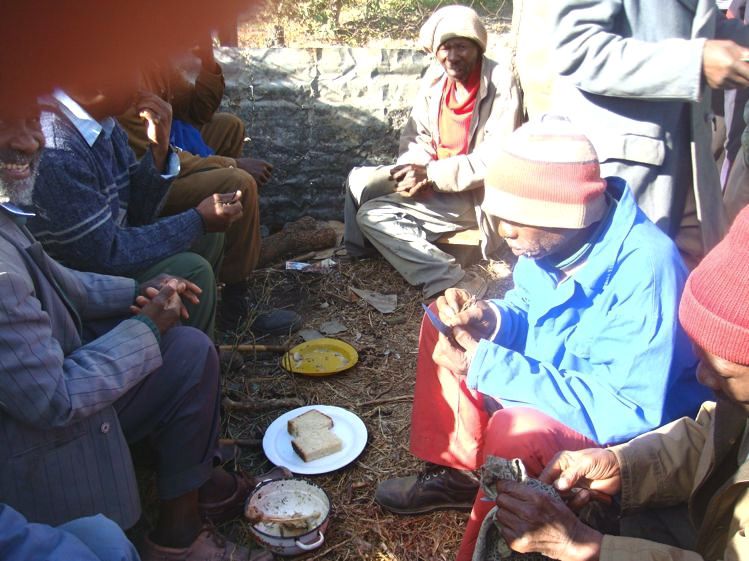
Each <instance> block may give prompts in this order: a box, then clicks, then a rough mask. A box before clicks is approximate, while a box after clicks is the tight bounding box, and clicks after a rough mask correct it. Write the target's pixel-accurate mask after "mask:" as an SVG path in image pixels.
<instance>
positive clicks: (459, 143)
mask: <svg viewBox="0 0 749 561" xmlns="http://www.w3.org/2000/svg"><path fill="white" fill-rule="evenodd" d="M480 84H481V64H476V67H475V68H474V69H473V72H471V75H470V76H469V77H468V81H467V82H466V84H465V87H466V90H467V91H468V97H466V99H465V100H464V101H463V102H462V103H458V102H457V101H456V99H455V88H456V85H455V81H454V80H450V79H447V80H445V86H444V88H443V90H442V101H441V102H440V113H439V121H438V127H439V133H440V142H439V144H438V145H437V159H438V160H443V159H445V158H450V157H452V156H459V155H461V154H467V153H468V143H469V141H470V128H471V117H472V116H473V110H474V108H475V107H476V99H478V93H479V85H480Z"/></svg>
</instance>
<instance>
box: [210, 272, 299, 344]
mask: <svg viewBox="0 0 749 561" xmlns="http://www.w3.org/2000/svg"><path fill="white" fill-rule="evenodd" d="M253 316H254V319H253V321H252V324H251V325H250V326H249V329H250V331H251V332H252V333H253V334H254V335H255V336H261V335H290V334H291V333H295V332H296V331H299V329H300V328H301V327H302V323H303V321H302V317H301V316H300V315H299V314H297V313H296V312H293V311H291V310H279V309H275V308H270V309H269V308H265V309H263V307H261V306H259V305H258V303H257V301H256V300H255V298H254V297H253V296H252V294H251V293H250V292H249V291H248V290H247V288H246V286H245V285H244V284H242V283H235V284H227V285H226V286H225V287H224V289H223V291H222V294H221V302H220V303H219V307H218V313H217V317H216V323H217V325H218V327H219V329H221V330H222V331H230V330H235V329H237V328H240V327H241V328H244V326H243V325H242V324H243V323H245V322H246V321H247V320H248V319H249V318H253Z"/></svg>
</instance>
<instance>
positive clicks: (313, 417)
mask: <svg viewBox="0 0 749 561" xmlns="http://www.w3.org/2000/svg"><path fill="white" fill-rule="evenodd" d="M332 428H333V419H331V418H330V417H328V416H327V415H326V414H325V413H321V412H320V411H318V410H317V409H310V410H309V411H307V412H305V413H302V414H301V415H299V416H297V417H294V418H293V419H291V420H289V421H288V422H287V424H286V430H288V431H289V434H290V435H291V436H299V435H301V434H302V433H304V432H307V431H313V430H320V429H332Z"/></svg>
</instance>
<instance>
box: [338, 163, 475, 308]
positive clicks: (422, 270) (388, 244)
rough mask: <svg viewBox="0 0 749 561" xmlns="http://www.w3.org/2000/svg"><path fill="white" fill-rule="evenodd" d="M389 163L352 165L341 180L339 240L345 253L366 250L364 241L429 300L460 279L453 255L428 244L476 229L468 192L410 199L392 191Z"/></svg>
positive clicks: (460, 275)
mask: <svg viewBox="0 0 749 561" xmlns="http://www.w3.org/2000/svg"><path fill="white" fill-rule="evenodd" d="M391 167H392V166H377V167H358V168H354V169H353V170H351V173H349V176H348V179H347V181H346V201H345V210H344V222H345V230H344V239H345V242H346V250H347V251H348V252H349V254H350V255H353V256H355V257H356V256H358V257H360V256H363V255H366V254H367V253H368V252H371V247H369V245H368V244H369V243H371V245H372V246H374V248H375V249H377V251H379V252H380V253H381V254H382V256H383V257H384V258H385V259H386V260H387V261H388V262H389V263H390V264H391V265H392V266H393V267H394V268H395V269H396V270H397V271H398V272H399V273H400V274H401V275H402V276H403V278H404V279H406V281H408V283H409V284H411V285H413V286H421V285H423V291H424V296H425V297H426V298H429V297H430V296H433V295H435V294H437V293H438V292H440V291H442V290H444V289H446V288H449V287H451V286H453V285H454V284H455V283H457V282H458V281H460V280H461V279H462V278H463V276H464V275H465V272H464V271H463V269H462V268H461V266H460V265H459V264H458V263H457V262H456V260H455V257H453V256H452V255H450V254H449V253H446V252H444V251H442V250H441V249H440V248H438V247H437V246H436V245H435V243H434V242H436V241H437V240H438V239H439V238H440V237H442V236H443V235H444V234H446V233H448V232H456V231H459V230H467V229H469V228H476V227H477V223H476V210H475V208H474V204H473V195H472V193H470V192H464V193H439V192H436V191H432V190H430V191H428V192H424V193H423V194H421V193H420V194H419V195H417V196H416V197H403V196H401V195H399V194H397V193H393V188H394V185H395V184H394V182H393V181H392V180H390V168H391Z"/></svg>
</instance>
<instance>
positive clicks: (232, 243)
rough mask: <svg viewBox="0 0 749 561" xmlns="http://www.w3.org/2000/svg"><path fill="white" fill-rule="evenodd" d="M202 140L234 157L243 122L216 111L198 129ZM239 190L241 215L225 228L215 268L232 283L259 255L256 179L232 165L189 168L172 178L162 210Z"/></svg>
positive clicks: (239, 148)
mask: <svg viewBox="0 0 749 561" xmlns="http://www.w3.org/2000/svg"><path fill="white" fill-rule="evenodd" d="M200 132H201V135H203V140H205V141H206V144H208V145H209V146H210V147H211V148H213V149H214V150H215V151H216V153H217V154H219V155H224V156H229V157H233V158H236V157H238V156H240V155H241V152H242V142H243V139H244V125H242V122H241V121H240V120H239V119H238V118H237V117H235V116H233V115H228V114H226V113H217V114H216V115H214V117H213V120H212V121H211V122H210V123H207V124H205V125H203V127H201V129H200ZM236 190H239V191H241V192H242V207H243V209H244V211H243V214H242V218H240V219H239V220H237V221H236V222H234V223H233V224H232V225H231V226H229V229H228V230H226V247H225V252H224V261H223V264H222V266H221V269H220V271H219V272H218V278H219V280H221V281H223V282H225V283H227V284H231V283H236V282H241V281H244V280H245V279H247V277H248V276H249V275H250V273H251V272H252V271H253V269H254V268H255V265H256V264H257V260H258V256H259V255H260V209H259V206H258V192H257V185H256V184H255V180H254V179H253V178H252V176H250V174H248V173H247V172H245V171H243V170H241V169H238V168H235V167H227V168H216V167H215V164H213V165H210V166H206V168H205V169H200V168H198V169H195V170H191V172H190V173H189V174H188V175H182V174H181V173H180V175H179V176H178V177H177V179H175V180H174V183H173V184H172V188H171V190H170V191H169V195H168V196H167V200H166V204H165V205H164V209H163V210H162V214H163V215H164V216H168V215H171V214H177V213H179V212H183V211H185V210H187V209H190V208H195V207H196V206H198V204H199V203H200V202H201V201H202V200H203V199H205V198H206V197H209V196H211V195H212V194H214V193H233V192H234V191H236Z"/></svg>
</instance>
